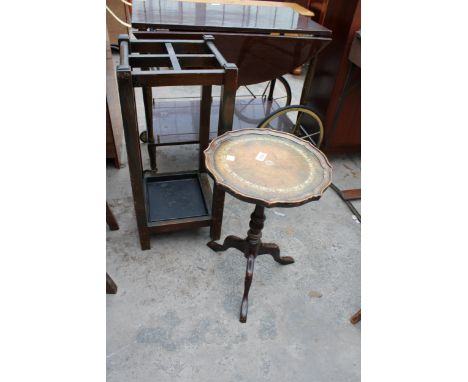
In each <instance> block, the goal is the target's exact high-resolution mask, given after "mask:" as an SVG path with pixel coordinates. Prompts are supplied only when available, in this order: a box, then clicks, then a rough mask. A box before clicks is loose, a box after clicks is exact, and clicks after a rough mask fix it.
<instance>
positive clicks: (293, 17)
mask: <svg viewBox="0 0 468 382" xmlns="http://www.w3.org/2000/svg"><path fill="white" fill-rule="evenodd" d="M132 8H133V9H132V27H134V28H137V29H142V28H167V29H171V30H179V31H182V30H189V31H190V30H191V31H196V30H203V31H238V32H249V31H251V32H263V33H271V32H284V33H288V32H289V33H303V34H313V35H315V36H331V31H330V30H328V29H327V28H325V27H323V26H321V25H320V24H318V23H316V22H314V21H312V20H311V19H310V17H306V16H302V15H300V14H299V13H297V12H296V11H294V10H293V9H288V8H284V7H271V6H252V5H235V4H217V3H216V1H213V3H212V4H204V3H191V2H187V1H176V0H146V1H141V0H134V1H133V7H132Z"/></svg>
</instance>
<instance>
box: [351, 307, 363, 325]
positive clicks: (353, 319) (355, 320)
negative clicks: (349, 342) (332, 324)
mask: <svg viewBox="0 0 468 382" xmlns="http://www.w3.org/2000/svg"><path fill="white" fill-rule="evenodd" d="M349 321H351V323H352V324H353V325H356V324H357V323H358V322H359V321H361V309H359V310H358V311H357V312H356V313H354V314H353V315H352V317H351V318H350V319H349Z"/></svg>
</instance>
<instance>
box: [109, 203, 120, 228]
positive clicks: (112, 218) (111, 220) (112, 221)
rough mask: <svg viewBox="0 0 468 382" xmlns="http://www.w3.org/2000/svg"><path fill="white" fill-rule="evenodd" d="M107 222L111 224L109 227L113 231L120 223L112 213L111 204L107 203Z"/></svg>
mask: <svg viewBox="0 0 468 382" xmlns="http://www.w3.org/2000/svg"><path fill="white" fill-rule="evenodd" d="M106 223H107V225H108V226H109V229H110V230H111V231H116V230H118V229H119V223H117V220H116V219H115V216H114V214H113V213H112V210H111V209H110V208H109V205H108V204H107V203H106Z"/></svg>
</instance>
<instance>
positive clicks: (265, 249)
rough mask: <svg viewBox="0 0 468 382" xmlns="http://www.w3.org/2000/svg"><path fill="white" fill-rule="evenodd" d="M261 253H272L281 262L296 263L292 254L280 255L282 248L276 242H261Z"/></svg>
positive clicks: (259, 251) (283, 263)
mask: <svg viewBox="0 0 468 382" xmlns="http://www.w3.org/2000/svg"><path fill="white" fill-rule="evenodd" d="M258 254H259V255H271V256H272V257H273V259H274V260H275V261H276V262H277V263H279V264H281V265H288V264H292V263H294V259H293V258H292V257H290V256H280V248H279V247H278V245H276V244H274V243H261V244H260V248H259V249H258Z"/></svg>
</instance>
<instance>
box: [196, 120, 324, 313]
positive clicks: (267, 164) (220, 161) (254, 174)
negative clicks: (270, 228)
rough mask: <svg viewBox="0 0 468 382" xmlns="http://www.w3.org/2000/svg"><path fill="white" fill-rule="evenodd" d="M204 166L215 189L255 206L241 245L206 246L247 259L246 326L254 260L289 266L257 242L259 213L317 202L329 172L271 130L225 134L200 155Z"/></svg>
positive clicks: (318, 155) (301, 144)
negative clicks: (231, 250)
mask: <svg viewBox="0 0 468 382" xmlns="http://www.w3.org/2000/svg"><path fill="white" fill-rule="evenodd" d="M205 165H206V170H207V171H208V173H209V174H210V175H211V177H212V178H213V180H214V182H215V183H216V185H217V187H219V188H221V189H223V190H225V191H226V192H228V193H230V194H231V195H232V196H234V197H235V198H238V199H240V200H243V201H245V202H248V203H253V204H255V210H254V211H253V213H252V215H251V216H250V224H249V226H250V229H249V231H248V232H247V237H246V238H245V239H241V238H240V237H237V236H232V235H230V236H227V237H226V239H225V240H224V242H223V244H222V245H221V244H219V243H216V242H215V241H211V242H209V243H208V247H210V248H211V249H212V250H214V251H216V252H219V251H225V250H226V249H228V248H236V249H238V250H239V251H241V252H243V254H244V256H245V258H246V259H247V269H246V273H245V287H244V296H243V298H242V305H241V311H240V322H246V321H247V310H248V296H249V290H250V285H251V284H252V277H253V270H254V263H255V259H256V257H257V256H259V255H271V256H272V257H273V259H274V260H275V261H276V262H277V263H279V264H282V265H286V264H292V263H294V259H293V258H292V257H289V256H280V249H279V247H278V246H277V245H276V244H273V243H263V242H262V241H261V237H262V229H263V224H264V222H265V214H264V210H265V207H267V208H271V207H296V206H300V205H302V204H305V203H308V202H310V201H313V200H318V199H320V197H321V196H322V194H323V192H324V191H325V190H326V189H327V187H328V186H329V185H330V183H331V175H332V167H331V165H330V163H329V162H328V160H327V158H326V157H325V155H324V154H323V153H322V152H321V151H320V150H318V149H317V148H316V147H315V146H313V145H312V144H310V143H309V142H306V141H304V140H302V139H300V138H298V137H296V136H294V135H292V134H288V133H284V132H280V131H275V130H271V129H243V130H237V131H229V132H227V133H225V134H223V135H221V136H219V137H217V138H215V139H213V140H212V141H211V143H210V145H209V146H208V148H207V149H206V150H205Z"/></svg>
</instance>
